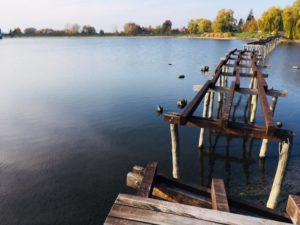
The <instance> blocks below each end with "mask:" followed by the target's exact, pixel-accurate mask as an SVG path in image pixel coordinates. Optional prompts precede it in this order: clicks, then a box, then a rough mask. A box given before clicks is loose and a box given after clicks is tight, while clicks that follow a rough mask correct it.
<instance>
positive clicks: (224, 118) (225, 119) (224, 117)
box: [221, 82, 236, 127]
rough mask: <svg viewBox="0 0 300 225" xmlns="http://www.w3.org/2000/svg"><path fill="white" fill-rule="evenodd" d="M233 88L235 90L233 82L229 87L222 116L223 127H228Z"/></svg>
mask: <svg viewBox="0 0 300 225" xmlns="http://www.w3.org/2000/svg"><path fill="white" fill-rule="evenodd" d="M235 88H236V85H235V82H232V84H231V86H230V90H229V93H228V97H227V101H226V106H225V111H224V113H223V115H222V120H221V124H222V126H223V127H227V126H228V121H229V117H230V111H231V107H232V104H233V98H234V91H235Z"/></svg>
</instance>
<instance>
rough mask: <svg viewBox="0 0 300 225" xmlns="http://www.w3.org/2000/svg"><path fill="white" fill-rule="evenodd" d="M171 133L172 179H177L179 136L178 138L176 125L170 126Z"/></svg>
mask: <svg viewBox="0 0 300 225" xmlns="http://www.w3.org/2000/svg"><path fill="white" fill-rule="evenodd" d="M170 131H171V142H172V167H173V173H172V174H173V177H174V178H176V179H178V178H179V136H178V125H177V124H170Z"/></svg>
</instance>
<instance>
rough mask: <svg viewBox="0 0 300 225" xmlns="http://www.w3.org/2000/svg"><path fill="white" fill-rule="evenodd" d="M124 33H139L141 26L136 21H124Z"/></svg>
mask: <svg viewBox="0 0 300 225" xmlns="http://www.w3.org/2000/svg"><path fill="white" fill-rule="evenodd" d="M124 33H125V34H128V35H138V34H139V33H141V27H140V25H138V24H136V23H125V25H124Z"/></svg>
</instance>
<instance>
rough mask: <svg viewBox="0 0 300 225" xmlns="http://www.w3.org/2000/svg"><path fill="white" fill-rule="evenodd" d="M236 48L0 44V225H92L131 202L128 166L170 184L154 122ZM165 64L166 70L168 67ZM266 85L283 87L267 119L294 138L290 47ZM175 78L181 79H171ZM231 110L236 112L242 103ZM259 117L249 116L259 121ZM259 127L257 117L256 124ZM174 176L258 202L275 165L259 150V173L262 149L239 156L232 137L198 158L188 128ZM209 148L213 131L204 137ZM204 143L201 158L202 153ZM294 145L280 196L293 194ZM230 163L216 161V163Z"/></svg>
mask: <svg viewBox="0 0 300 225" xmlns="http://www.w3.org/2000/svg"><path fill="white" fill-rule="evenodd" d="M244 43H245V42H244V41H237V40H232V41H217V40H199V39H178V38H177V39H176V38H28V39H27V38H24V39H23V38H22V39H21V38H20V39H3V40H1V41H0V59H1V63H0V71H1V75H0V76H1V82H0V99H1V100H0V180H1V182H0V212H1V215H0V221H1V224H6V225H14V224H22V225H27V224H37V225H46V224H47V225H48V224H49V225H50V224H51V225H54V224H101V223H103V221H104V219H105V216H106V215H107V214H108V212H109V209H110V207H111V206H112V204H113V202H114V199H115V198H116V196H117V194H118V193H120V192H122V193H132V191H131V190H130V189H129V188H127V187H126V174H127V173H128V172H129V171H130V170H131V169H132V166H134V165H136V164H137V165H145V164H146V163H147V162H149V161H157V162H158V163H159V171H161V172H163V173H165V174H167V175H169V176H171V171H172V165H171V151H170V148H171V146H170V133H169V126H168V124H166V123H164V122H163V117H162V116H159V115H158V114H157V113H156V105H157V104H161V105H163V106H164V109H165V112H167V111H174V112H180V110H179V109H178V108H177V106H176V102H177V101H178V100H179V99H182V98H187V99H188V100H191V99H192V98H193V96H194V95H195V92H193V90H192V86H193V85H194V84H204V82H205V81H206V80H207V79H209V77H208V76H205V75H202V74H201V73H200V72H199V71H200V67H201V65H209V66H210V67H211V68H214V67H215V65H216V64H217V63H218V62H219V59H220V57H223V56H224V55H225V53H226V52H228V51H229V50H231V49H233V48H241V47H242V45H243V44H244ZM168 63H172V66H169V65H168ZM267 64H269V65H271V66H270V67H268V68H267V69H266V71H265V72H266V73H268V74H269V78H268V83H269V85H270V87H272V86H273V87H274V88H276V89H282V90H288V91H289V96H288V97H287V98H280V99H279V101H278V104H277V109H276V113H275V120H280V121H282V122H283V124H284V128H286V129H291V130H293V131H295V132H296V133H297V134H299V133H300V126H299V122H300V117H299V114H300V104H299V102H300V100H299V88H300V71H299V70H292V69H291V67H292V65H294V64H300V45H296V44H282V45H280V46H278V47H277V48H276V50H275V51H274V52H272V53H271V55H270V56H269V58H268V62H267ZM179 74H185V75H186V79H184V80H178V79H177V76H178V75H179ZM242 100H243V101H242V103H241V105H240V107H241V108H240V110H238V111H237V112H242V110H243V107H244V106H245V101H244V100H245V99H242ZM258 113H259V112H258ZM258 122H259V119H258ZM179 132H180V134H179V135H180V141H181V143H180V145H181V152H180V157H181V158H180V174H181V178H182V179H183V180H184V181H187V182H193V183H196V184H202V185H206V186H207V185H208V186H209V185H210V180H211V177H220V178H223V179H224V181H225V183H226V187H227V191H228V193H229V195H234V196H236V197H240V198H241V199H244V200H247V201H250V202H255V203H258V204H265V203H266V200H267V197H268V193H269V191H270V188H271V185H272V179H273V176H274V174H275V169H276V165H277V161H278V145H277V143H275V142H274V143H273V142H271V143H270V144H269V151H268V158H267V159H266V161H265V166H264V171H261V170H259V160H258V153H259V148H260V144H261V141H259V140H254V141H253V143H252V146H251V149H250V151H249V150H248V151H247V150H246V152H247V157H246V158H245V147H244V146H245V145H244V140H243V139H242V138H232V139H231V141H230V146H229V148H228V150H226V146H227V138H226V137H222V136H221V137H220V139H219V142H218V144H217V145H216V146H215V148H214V153H213V154H204V156H203V157H202V158H201V157H199V155H200V154H199V150H198V148H197V142H198V137H199V130H196V129H193V128H187V127H180V130H179ZM212 137H213V139H214V138H215V134H213V135H212ZM207 142H208V140H207V136H206V140H205V149H204V151H205V152H206V150H207ZM299 147H300V142H299V138H298V136H296V138H295V140H294V146H293V150H292V154H291V158H290V161H289V165H288V170H287V175H286V179H285V182H284V185H283V190H282V195H281V199H280V207H281V208H282V207H284V204H285V200H286V197H287V194H288V193H294V194H295V193H298V194H299V188H298V187H299V184H300V166H299V163H298V162H299V161H298V160H299V159H300V154H299V151H298V149H299ZM226 154H227V155H230V157H222V155H223V156H224V155H225V156H226Z"/></svg>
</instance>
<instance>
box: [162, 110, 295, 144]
mask: <svg viewBox="0 0 300 225" xmlns="http://www.w3.org/2000/svg"><path fill="white" fill-rule="evenodd" d="M164 120H165V122H168V123H169V121H172V123H176V122H177V123H180V116H179V115H176V114H173V113H167V114H165V116H164ZM185 125H186V126H189V127H194V128H198V129H199V128H209V129H212V130H216V131H218V132H221V133H225V134H228V135H232V136H239V137H252V138H258V139H263V138H266V139H270V140H274V141H283V140H286V139H287V138H292V137H293V136H294V132H292V131H289V130H284V129H280V128H276V129H275V130H274V132H273V133H271V134H268V133H267V132H266V129H265V127H262V126H257V125H249V124H244V123H238V122H231V121H229V122H228V127H226V128H224V127H222V126H220V120H215V119H209V118H202V117H196V116H192V117H190V118H189V120H188V121H186V123H185Z"/></svg>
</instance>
